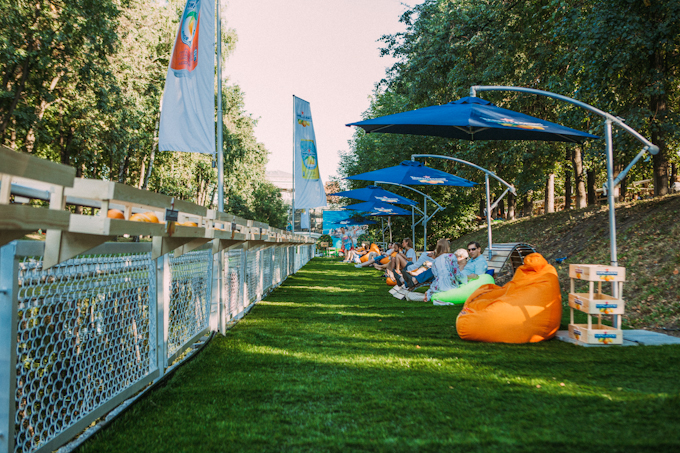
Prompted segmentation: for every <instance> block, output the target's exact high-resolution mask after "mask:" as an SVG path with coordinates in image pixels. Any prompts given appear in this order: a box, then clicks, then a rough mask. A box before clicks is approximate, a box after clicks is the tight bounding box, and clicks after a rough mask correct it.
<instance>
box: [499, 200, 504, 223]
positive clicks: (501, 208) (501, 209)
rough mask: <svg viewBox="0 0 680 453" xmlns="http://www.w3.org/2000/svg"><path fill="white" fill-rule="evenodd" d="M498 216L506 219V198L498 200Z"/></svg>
mask: <svg viewBox="0 0 680 453" xmlns="http://www.w3.org/2000/svg"><path fill="white" fill-rule="evenodd" d="M498 216H499V217H500V218H501V219H505V218H506V217H505V200H501V201H500V202H498Z"/></svg>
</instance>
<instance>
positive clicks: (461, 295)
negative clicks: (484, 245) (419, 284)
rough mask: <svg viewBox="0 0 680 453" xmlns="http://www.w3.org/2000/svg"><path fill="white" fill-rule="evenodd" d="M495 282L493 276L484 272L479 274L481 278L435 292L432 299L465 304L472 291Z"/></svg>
mask: <svg viewBox="0 0 680 453" xmlns="http://www.w3.org/2000/svg"><path fill="white" fill-rule="evenodd" d="M494 283H495V281H494V279H493V277H492V276H490V275H489V274H482V275H480V276H479V278H477V279H475V280H470V281H469V282H467V283H466V284H465V285H461V286H459V287H458V288H453V289H450V290H448V291H442V292H441V293H435V294H434V295H433V296H432V300H433V301H434V300H438V301H441V302H449V303H452V304H464V303H465V301H466V300H467V299H468V297H470V296H472V293H474V292H475V291H477V289H478V288H479V287H481V286H483V285H493V284H494Z"/></svg>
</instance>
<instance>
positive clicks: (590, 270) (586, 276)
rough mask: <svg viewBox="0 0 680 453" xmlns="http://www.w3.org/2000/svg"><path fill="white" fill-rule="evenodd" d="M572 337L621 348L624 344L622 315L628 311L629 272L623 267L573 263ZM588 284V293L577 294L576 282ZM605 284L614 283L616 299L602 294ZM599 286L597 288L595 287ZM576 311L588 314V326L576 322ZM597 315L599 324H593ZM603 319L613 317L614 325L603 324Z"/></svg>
mask: <svg viewBox="0 0 680 453" xmlns="http://www.w3.org/2000/svg"><path fill="white" fill-rule="evenodd" d="M569 278H570V285H571V288H570V293H569V310H570V324H569V336H570V337H571V338H573V339H575V340H576V341H578V342H580V343H584V344H600V345H609V344H612V345H620V344H623V331H622V330H621V315H623V314H624V312H625V302H624V300H623V298H622V296H623V283H624V281H625V279H626V269H625V268H623V267H615V266H603V265H597V264H570V265H569ZM578 281H582V282H585V283H587V285H588V292H587V293H585V292H576V282H578ZM602 283H611V284H612V285H614V288H615V290H616V292H615V294H616V297H614V296H613V295H608V294H605V293H603V292H602ZM595 284H597V289H596V288H595ZM574 310H579V311H582V312H584V313H586V315H587V319H588V323H587V324H576V323H575V322H574ZM593 316H597V323H596V324H594V323H593V319H592V318H593ZM603 316H611V319H612V325H611V326H607V325H604V324H603V323H602V317H603Z"/></svg>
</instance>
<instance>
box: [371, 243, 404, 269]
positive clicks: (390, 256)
mask: <svg viewBox="0 0 680 453" xmlns="http://www.w3.org/2000/svg"><path fill="white" fill-rule="evenodd" d="M400 252H401V246H400V245H399V243H398V242H395V243H393V244H392V250H391V251H388V253H387V256H385V257H384V258H387V259H388V261H387V262H386V263H385V264H382V263H381V261H384V258H383V259H382V260H380V261H378V260H376V262H375V263H373V267H375V268H376V269H378V270H381V271H383V270H385V269H389V268H393V267H394V259H395V258H396V257H397V256H398V255H399V253H400Z"/></svg>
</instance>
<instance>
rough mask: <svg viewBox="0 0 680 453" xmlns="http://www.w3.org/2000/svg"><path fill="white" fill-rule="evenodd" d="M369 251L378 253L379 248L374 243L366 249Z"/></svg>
mask: <svg viewBox="0 0 680 453" xmlns="http://www.w3.org/2000/svg"><path fill="white" fill-rule="evenodd" d="M368 251H369V252H375V253H380V249H379V248H378V246H377V245H376V244H371V248H370V249H368Z"/></svg>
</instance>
